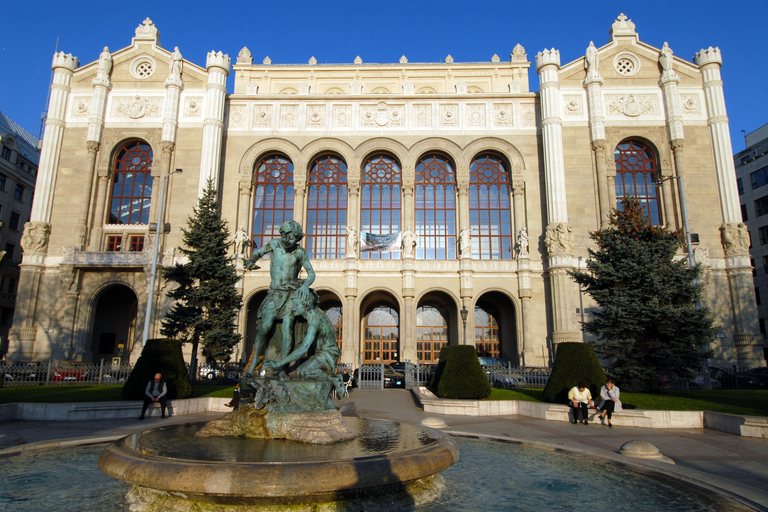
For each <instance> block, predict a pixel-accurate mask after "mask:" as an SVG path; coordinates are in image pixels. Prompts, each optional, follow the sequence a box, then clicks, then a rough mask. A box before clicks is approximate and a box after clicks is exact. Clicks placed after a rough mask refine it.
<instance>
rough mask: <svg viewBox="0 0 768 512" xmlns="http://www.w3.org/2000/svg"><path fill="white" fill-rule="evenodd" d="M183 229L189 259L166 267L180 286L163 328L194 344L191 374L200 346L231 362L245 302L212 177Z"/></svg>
mask: <svg viewBox="0 0 768 512" xmlns="http://www.w3.org/2000/svg"><path fill="white" fill-rule="evenodd" d="M181 231H182V233H183V234H184V237H183V242H184V247H180V248H179V250H180V251H181V252H182V253H183V254H184V255H186V256H187V257H188V258H189V261H188V262H187V263H185V264H183V265H181V264H178V263H177V264H175V265H174V266H173V267H168V268H165V269H163V277H164V278H165V279H167V280H168V281H173V282H175V283H176V284H177V285H178V287H176V288H174V289H173V290H171V291H170V292H168V296H169V297H170V298H172V299H174V300H175V301H176V303H175V304H174V305H173V307H172V308H171V309H170V311H168V313H167V314H166V316H165V319H164V320H163V322H162V327H161V329H160V332H161V333H162V334H163V336H168V337H171V338H177V339H180V340H182V341H183V342H189V343H191V344H192V360H191V361H190V378H193V377H194V372H195V369H196V368H197V352H198V345H199V344H201V343H202V346H203V357H204V358H205V360H206V361H207V362H208V363H213V362H216V361H228V360H229V358H230V356H231V354H232V350H233V348H234V347H235V346H236V345H237V343H238V342H239V341H240V334H239V333H237V332H236V319H237V312H238V311H239V310H240V307H241V305H242V298H241V296H240V293H239V292H238V290H237V288H236V284H237V282H238V280H239V277H238V275H237V271H236V270H235V266H234V265H233V264H232V262H231V258H230V257H229V256H228V255H227V253H228V249H229V247H230V245H231V244H232V242H231V241H230V240H229V236H230V235H229V230H228V229H227V223H226V222H225V221H224V220H222V219H221V211H220V209H219V202H218V199H217V192H216V189H214V188H213V183H212V182H211V181H210V180H209V181H208V184H207V186H206V189H205V191H204V193H203V197H201V198H200V201H199V202H198V205H197V207H196V208H195V209H194V210H193V215H192V216H191V217H189V218H188V219H187V227H186V228H181Z"/></svg>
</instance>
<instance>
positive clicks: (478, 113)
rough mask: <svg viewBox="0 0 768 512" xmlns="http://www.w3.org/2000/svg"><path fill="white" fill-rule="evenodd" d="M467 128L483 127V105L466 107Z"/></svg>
mask: <svg viewBox="0 0 768 512" xmlns="http://www.w3.org/2000/svg"><path fill="white" fill-rule="evenodd" d="M467 117H468V119H469V126H472V127H478V126H485V105H483V104H480V105H467Z"/></svg>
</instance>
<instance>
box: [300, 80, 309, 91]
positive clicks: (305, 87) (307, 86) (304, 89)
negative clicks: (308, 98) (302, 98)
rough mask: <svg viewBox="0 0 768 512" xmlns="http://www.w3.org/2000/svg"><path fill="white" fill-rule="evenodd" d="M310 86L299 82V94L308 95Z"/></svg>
mask: <svg viewBox="0 0 768 512" xmlns="http://www.w3.org/2000/svg"><path fill="white" fill-rule="evenodd" d="M309 88H310V84H309V83H308V82H301V83H300V84H299V94H309Z"/></svg>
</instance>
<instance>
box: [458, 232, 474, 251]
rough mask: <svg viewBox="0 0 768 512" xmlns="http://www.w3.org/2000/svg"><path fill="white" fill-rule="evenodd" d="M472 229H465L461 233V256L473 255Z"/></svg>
mask: <svg viewBox="0 0 768 512" xmlns="http://www.w3.org/2000/svg"><path fill="white" fill-rule="evenodd" d="M471 234H472V228H464V229H462V230H461V231H459V253H461V255H462V256H463V255H465V254H472V237H471Z"/></svg>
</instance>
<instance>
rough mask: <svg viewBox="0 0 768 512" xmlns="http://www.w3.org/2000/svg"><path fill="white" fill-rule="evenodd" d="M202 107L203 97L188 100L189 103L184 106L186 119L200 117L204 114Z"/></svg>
mask: <svg viewBox="0 0 768 512" xmlns="http://www.w3.org/2000/svg"><path fill="white" fill-rule="evenodd" d="M202 106H203V98H202V96H195V97H191V98H187V101H186V102H185V104H184V115H185V116H186V117H200V115H201V114H202V112H203V108H202Z"/></svg>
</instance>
